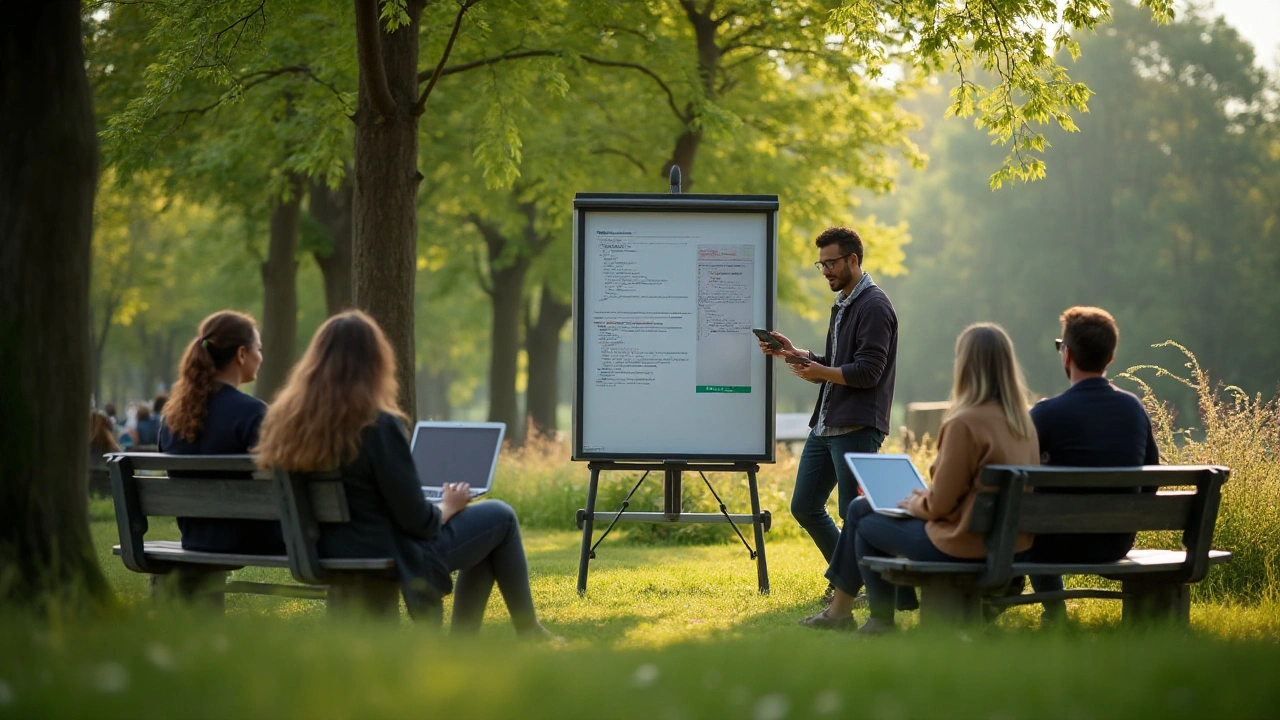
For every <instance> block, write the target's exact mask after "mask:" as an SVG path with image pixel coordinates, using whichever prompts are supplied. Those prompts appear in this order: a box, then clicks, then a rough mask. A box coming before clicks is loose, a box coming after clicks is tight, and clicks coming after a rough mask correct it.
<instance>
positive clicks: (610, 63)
mask: <svg viewBox="0 0 1280 720" xmlns="http://www.w3.org/2000/svg"><path fill="white" fill-rule="evenodd" d="M579 57H581V58H582V59H583V61H585V62H589V63H591V64H592V65H603V66H604V67H617V68H626V69H628V70H635V71H636V72H640V73H644V74H645V75H648V76H649V77H650V78H652V79H653V81H654V82H656V83H658V87H660V88H662V91H663V92H664V93H666V94H667V104H668V105H669V106H671V112H673V113H675V114H676V117H677V118H679V119H680V122H682V123H685V124H686V125H687V124H688V123H689V121H690V118H689V117H688V116H686V115H685V114H684V113H682V112H680V108H679V107H677V106H676V96H675V93H673V92H671V88H670V87H668V86H667V83H666V82H664V81H663V79H662V78H660V77H658V74H657V73H655V72H654V71H652V70H650V69H649V68H647V67H645V66H643V65H640V64H638V63H632V62H619V61H617V60H605V59H603V58H596V57H591V56H590V55H580V56H579Z"/></svg>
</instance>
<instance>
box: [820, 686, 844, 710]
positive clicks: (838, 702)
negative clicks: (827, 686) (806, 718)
mask: <svg viewBox="0 0 1280 720" xmlns="http://www.w3.org/2000/svg"><path fill="white" fill-rule="evenodd" d="M843 705H844V700H843V699H842V698H841V697H840V693H838V692H836V691H835V690H823V691H822V692H820V693H818V697H816V698H814V699H813V712H814V713H816V714H818V715H834V714H835V713H838V712H840V708H841V706H843Z"/></svg>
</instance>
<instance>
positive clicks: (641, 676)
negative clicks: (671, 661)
mask: <svg viewBox="0 0 1280 720" xmlns="http://www.w3.org/2000/svg"><path fill="white" fill-rule="evenodd" d="M659 674H661V673H660V671H659V670H658V666H657V665H654V664H653V663H645V664H644V665H641V666H640V667H638V668H636V672H635V674H634V675H632V676H631V684H632V685H635V686H636V687H639V688H646V687H649V686H650V685H653V684H654V683H655V682H657V681H658V675H659Z"/></svg>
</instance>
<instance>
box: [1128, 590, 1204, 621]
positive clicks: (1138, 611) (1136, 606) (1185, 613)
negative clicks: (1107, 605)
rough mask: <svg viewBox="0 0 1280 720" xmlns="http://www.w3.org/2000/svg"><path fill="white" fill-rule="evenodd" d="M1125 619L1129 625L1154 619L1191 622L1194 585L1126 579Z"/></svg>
mask: <svg viewBox="0 0 1280 720" xmlns="http://www.w3.org/2000/svg"><path fill="white" fill-rule="evenodd" d="M1121 589H1122V591H1123V592H1124V593H1126V594H1127V595H1128V597H1126V598H1125V599H1124V616H1123V621H1124V623H1125V624H1126V625H1142V624H1148V623H1153V622H1172V623H1174V624H1177V625H1188V624H1190V623H1191V586H1189V585H1184V584H1183V583H1177V582H1174V583H1169V582H1163V583H1161V582H1150V581H1142V580H1124V581H1123V582H1122V583H1121Z"/></svg>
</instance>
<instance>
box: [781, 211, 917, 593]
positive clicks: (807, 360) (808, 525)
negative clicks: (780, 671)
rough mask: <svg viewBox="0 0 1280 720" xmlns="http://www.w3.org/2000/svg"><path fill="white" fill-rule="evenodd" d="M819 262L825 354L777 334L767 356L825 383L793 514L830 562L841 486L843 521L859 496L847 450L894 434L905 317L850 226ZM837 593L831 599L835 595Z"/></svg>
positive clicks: (823, 246) (827, 244) (833, 232)
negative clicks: (831, 505)
mask: <svg viewBox="0 0 1280 720" xmlns="http://www.w3.org/2000/svg"><path fill="white" fill-rule="evenodd" d="M814 244H815V245H816V246H817V247H818V261H817V262H816V263H814V266H815V267H816V268H817V269H818V270H820V271H822V275H823V277H825V278H826V280H827V286H828V287H829V288H830V289H831V291H832V292H834V293H836V299H835V303H834V304H833V305H832V306H831V316H830V320H829V322H828V324H827V341H826V347H825V350H824V352H823V354H822V355H818V354H816V353H813V352H811V351H809V350H800V349H798V348H796V347H795V346H794V345H792V343H791V341H790V340H788V339H787V338H786V337H785V336H784V335H782V334H781V333H776V332H775V333H773V336H774V337H775V338H777V340H778V341H779V342H780V343H782V348H781V349H780V350H773V349H770V346H769V344H768V343H766V342H763V341H762V342H761V343H760V349H761V350H762V351H763V352H764V353H765V354H766V355H773V356H775V357H782V358H784V359H785V358H787V357H788V356H790V358H791V360H793V361H794V360H802V361H803V362H800V363H792V364H791V365H790V367H791V371H792V372H793V373H795V374H796V375H797V376H799V377H802V378H804V379H805V380H808V381H810V382H816V383H821V388H820V389H819V390H818V399H817V402H816V403H815V405H814V409H813V415H812V417H811V418H810V419H809V427H810V428H811V431H810V433H809V437H808V439H807V440H806V441H805V444H804V450H803V451H802V452H801V454H800V465H799V468H798V469H797V470H796V486H795V491H794V492H793V493H792V495H791V514H792V515H793V516H795V518H796V520H797V521H799V523H800V525H801V527H803V528H804V529H805V530H806V531H807V532H808V533H809V536H810V537H812V538H813V542H814V544H816V545H817V546H818V550H819V551H821V552H822V557H823V558H824V559H826V560H827V561H828V562H830V561H831V554H832V552H834V551H835V547H836V541H837V540H838V539H839V537H840V531H839V530H838V529H837V528H836V524H835V521H834V520H832V519H831V516H830V515H829V514H827V500H828V499H829V498H830V497H831V491H832V490H833V489H836V490H837V491H838V492H837V500H838V503H839V504H838V507H839V512H840V514H841V519H842V520H845V519H846V518H845V515H844V513H845V510H846V509H847V508H848V507H849V504H850V503H852V502H853V499H854V498H855V497H857V495H858V485H857V481H855V480H854V479H853V473H852V472H850V470H849V466H848V465H847V464H845V461H844V454H845V453H847V452H862V453H873V452H877V451H879V450H880V445H881V444H882V443H884V438H885V436H886V435H887V434H888V433H889V407H890V405H892V404H893V383H894V377H895V375H896V372H897V370H896V368H897V357H898V316H897V313H896V312H895V311H894V309H893V303H891V302H889V297H888V296H887V295H885V294H884V291H883V290H881V289H880V288H879V287H878V286H877V285H876V284H875V282H874V281H872V279H871V275H870V274H868V273H866V272H864V271H863V269H862V259H863V246H862V238H861V237H860V236H859V235H858V233H857V232H855V231H853V230H851V229H849V228H846V227H832V228H827V229H826V230H824V231H823V232H822V233H821V234H819V235H818V237H817V239H816V240H815V241H814ZM831 592H832V590H831V588H828V594H827V597H826V598H825V599H829V598H830V593H831Z"/></svg>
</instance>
